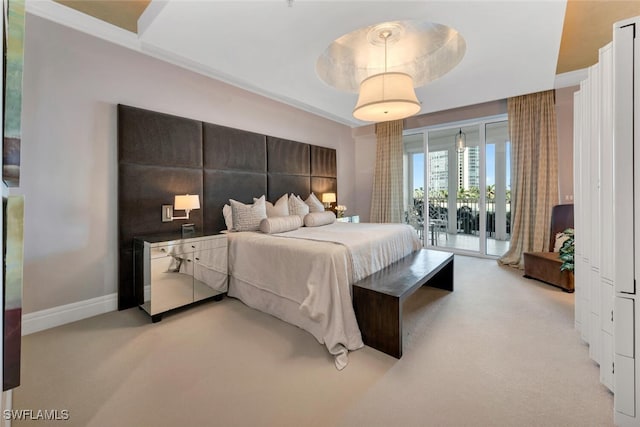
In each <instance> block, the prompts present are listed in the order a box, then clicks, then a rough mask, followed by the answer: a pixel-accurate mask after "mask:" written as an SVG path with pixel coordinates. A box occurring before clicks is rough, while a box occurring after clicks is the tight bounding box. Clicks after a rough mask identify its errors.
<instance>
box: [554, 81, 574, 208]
mask: <svg viewBox="0 0 640 427" xmlns="http://www.w3.org/2000/svg"><path fill="white" fill-rule="evenodd" d="M578 89H580V86H572V87H567V88H562V89H557V90H556V116H557V119H558V193H559V196H560V203H573V93H574V92H575V91H576V90H578Z"/></svg>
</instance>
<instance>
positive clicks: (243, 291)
mask: <svg viewBox="0 0 640 427" xmlns="http://www.w3.org/2000/svg"><path fill="white" fill-rule="evenodd" d="M228 236H229V274H230V281H229V292H228V295H229V296H231V297H235V298H238V299H240V300H241V301H243V302H244V303H245V304H247V305H248V306H250V307H252V308H255V309H258V310H260V311H263V312H265V313H268V314H271V315H273V316H275V317H278V318H280V319H282V320H284V321H286V322H288V323H291V324H293V325H296V326H298V327H300V328H302V329H304V330H306V331H308V332H310V333H311V334H312V335H313V336H314V337H315V338H316V339H317V340H318V342H320V343H323V344H324V345H325V346H326V347H327V350H328V351H329V353H331V354H332V355H333V356H334V360H335V364H336V367H337V368H338V369H342V368H344V367H345V366H346V365H347V363H348V351H349V350H356V349H358V348H360V347H362V346H363V342H362V337H361V335H360V330H359V329H358V324H357V321H356V317H355V314H354V310H353V305H352V300H351V285H352V284H353V283H354V282H356V281H358V280H360V279H362V278H364V277H366V276H368V275H370V274H372V273H374V272H376V271H378V270H381V269H383V268H384V267H386V266H388V265H389V264H391V263H393V262H395V261H398V260H400V259H401V258H403V257H405V256H407V255H409V254H410V253H412V252H414V251H416V250H418V249H420V248H421V244H420V241H419V240H418V237H417V235H416V232H415V230H414V229H413V228H411V227H410V226H408V225H404V224H366V223H356V224H353V223H341V222H335V223H332V224H329V225H324V226H321V227H302V228H299V229H297V230H294V231H288V232H285V233H279V234H263V233H259V232H237V233H229V235H228Z"/></svg>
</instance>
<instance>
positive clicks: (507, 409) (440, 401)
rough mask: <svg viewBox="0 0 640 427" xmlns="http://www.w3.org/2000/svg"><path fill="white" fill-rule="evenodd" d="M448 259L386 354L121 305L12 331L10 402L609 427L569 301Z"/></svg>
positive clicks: (494, 268) (205, 419) (349, 422)
mask: <svg viewBox="0 0 640 427" xmlns="http://www.w3.org/2000/svg"><path fill="white" fill-rule="evenodd" d="M455 263H456V264H455V281H456V284H455V286H456V290H455V292H453V293H448V292H446V291H441V290H437V289H431V288H422V289H420V290H419V291H418V292H417V293H416V294H414V296H413V297H412V298H410V299H409V300H408V301H407V303H406V304H405V307H404V310H405V316H404V321H405V322H404V334H405V343H404V344H405V346H404V356H403V358H402V359H400V360H396V359H394V358H392V357H390V356H387V355H385V354H383V353H380V352H378V351H376V350H373V349H371V348H369V347H365V348H363V349H361V350H358V351H356V352H352V353H351V354H350V361H349V365H348V366H347V367H346V368H345V369H344V370H343V371H337V370H336V369H335V367H334V364H333V360H332V358H331V357H330V356H329V354H328V353H327V351H326V350H325V348H324V346H322V345H320V344H318V343H317V342H316V341H315V339H314V338H313V337H312V336H311V335H310V334H308V333H306V332H304V331H302V330H301V329H298V328H296V327H294V326H290V325H288V324H286V323H284V322H282V321H280V320H278V319H275V318H273V317H271V316H268V315H265V314H262V313H259V312H256V311H254V310H252V309H250V308H248V307H246V306H244V305H243V304H242V303H241V302H239V301H237V300H234V299H230V298H225V299H224V300H223V301H221V302H212V303H207V304H204V305H200V306H197V307H194V308H191V309H189V310H185V311H181V312H178V313H176V314H173V315H169V316H165V318H164V319H163V320H162V322H160V323H157V324H151V323H150V321H149V318H148V317H147V316H146V314H144V313H143V312H142V311H140V310H138V309H130V310H126V311H123V312H113V313H108V314H105V315H101V316H97V317H94V318H91V319H87V320H83V321H80V322H76V323H73V324H69V325H65V326H61V327H58V328H55V329H51V330H48V331H43V332H40V333H37V334H33V335H30V336H27V337H25V338H24V340H23V354H24V356H23V372H22V386H21V387H19V388H17V389H16V390H15V391H14V400H13V404H14V409H33V410H37V409H68V410H69V412H70V420H69V421H59V422H57V423H51V422H49V423H46V425H64V426H71V425H73V426H301V425H305V426H608V425H613V412H612V411H613V396H612V395H611V394H610V393H609V392H608V391H607V390H606V388H605V387H604V386H602V385H601V384H600V383H599V379H598V378H599V369H598V367H597V365H595V364H594V363H593V362H592V361H591V360H589V357H588V348H587V347H586V345H584V344H583V343H581V341H580V338H579V335H578V333H577V332H576V331H575V330H574V329H573V295H572V294H567V293H563V292H562V291H560V290H558V289H556V288H553V287H550V286H547V285H545V284H542V283H539V282H536V281H532V280H527V279H524V278H522V277H521V272H520V271H517V270H513V269H510V268H505V267H499V266H498V265H497V264H496V262H495V261H492V260H484V259H478V258H470V257H461V256H456V260H455ZM30 424H33V425H45V424H43V423H42V422H41V421H34V422H32V423H28V422H14V425H15V426H24V425H30Z"/></svg>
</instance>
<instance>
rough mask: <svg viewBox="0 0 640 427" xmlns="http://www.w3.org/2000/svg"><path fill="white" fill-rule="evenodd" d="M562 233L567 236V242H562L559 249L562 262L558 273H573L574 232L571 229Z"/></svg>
mask: <svg viewBox="0 0 640 427" xmlns="http://www.w3.org/2000/svg"><path fill="white" fill-rule="evenodd" d="M562 233H563V234H564V235H565V236H567V240H565V241H564V243H563V244H562V247H561V248H560V260H561V261H562V265H561V266H560V271H565V270H568V271H573V267H574V252H575V243H574V230H573V228H567V229H566V230H564V231H563V232H562Z"/></svg>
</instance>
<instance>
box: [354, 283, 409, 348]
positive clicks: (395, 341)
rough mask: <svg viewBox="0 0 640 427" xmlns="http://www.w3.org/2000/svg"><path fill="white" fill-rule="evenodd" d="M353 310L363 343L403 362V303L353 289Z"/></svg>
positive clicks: (356, 288) (378, 294)
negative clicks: (401, 359)
mask: <svg viewBox="0 0 640 427" xmlns="http://www.w3.org/2000/svg"><path fill="white" fill-rule="evenodd" d="M353 309H354V311H355V313H356V319H357V320H358V326H359V327H360V332H361V333H362V340H363V341H364V343H365V344H366V345H368V346H369V347H373V348H375V349H376V350H380V351H382V352H384V353H387V354H388V355H390V356H393V357H395V358H397V359H400V358H401V357H402V304H400V300H399V299H398V298H396V297H392V296H389V295H384V294H380V293H378V292H374V291H371V290H368V289H363V288H359V287H357V286H354V287H353Z"/></svg>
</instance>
